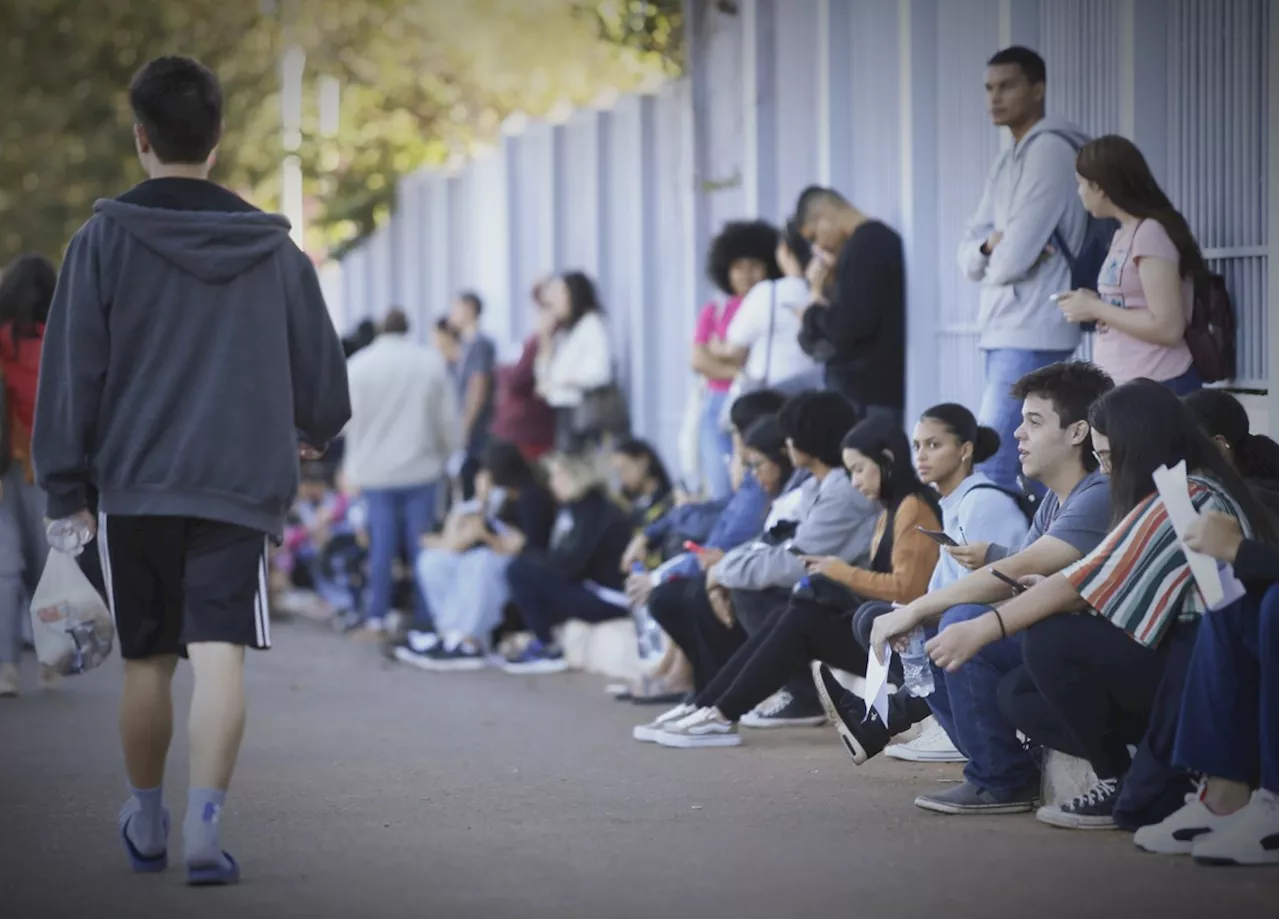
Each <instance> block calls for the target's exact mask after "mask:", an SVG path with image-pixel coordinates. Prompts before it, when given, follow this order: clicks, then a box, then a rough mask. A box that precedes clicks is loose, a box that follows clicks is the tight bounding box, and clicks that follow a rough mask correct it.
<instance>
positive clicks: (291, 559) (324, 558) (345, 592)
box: [271, 462, 366, 619]
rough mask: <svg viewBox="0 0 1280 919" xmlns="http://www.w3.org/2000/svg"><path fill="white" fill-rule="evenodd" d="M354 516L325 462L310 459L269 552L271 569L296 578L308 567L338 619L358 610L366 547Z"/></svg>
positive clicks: (323, 599) (315, 587)
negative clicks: (282, 529) (332, 483)
mask: <svg viewBox="0 0 1280 919" xmlns="http://www.w3.org/2000/svg"><path fill="white" fill-rule="evenodd" d="M356 516H357V515H356V514H355V513H353V508H352V502H351V501H350V500H349V499H348V498H347V496H346V495H344V494H342V492H340V491H338V490H337V489H335V488H333V487H331V486H330V483H329V481H328V477H327V472H326V470H325V468H324V467H323V466H322V465H321V464H319V463H314V462H313V463H307V464H306V465H305V466H303V468H302V474H301V477H300V481H299V484H298V497H297V500H296V501H295V502H294V506H293V510H292V512H291V513H290V515H289V521H288V524H287V525H286V527H285V532H284V541H283V542H282V543H281V545H280V548H279V549H278V550H276V551H275V552H274V553H272V556H271V561H272V566H273V568H274V569H275V571H273V574H274V573H276V572H280V573H282V574H284V575H286V576H287V577H288V579H289V581H290V582H291V583H292V582H295V581H296V578H297V574H298V573H300V571H301V572H305V577H306V580H307V581H308V582H309V585H310V587H311V588H312V589H313V590H315V592H316V595H317V597H319V602H320V604H321V606H322V607H323V611H324V613H326V614H328V615H330V616H334V617H337V618H339V619H341V618H342V617H346V616H352V615H359V606H360V600H361V587H362V584H363V577H362V575H361V567H362V565H363V563H364V560H365V556H366V553H365V550H364V548H363V547H362V546H361V545H360V543H359V541H358V539H357V534H356V527H355V524H356V520H355V517H356ZM278 583H279V582H277V584H278Z"/></svg>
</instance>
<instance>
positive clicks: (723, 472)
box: [691, 220, 782, 500]
mask: <svg viewBox="0 0 1280 919" xmlns="http://www.w3.org/2000/svg"><path fill="white" fill-rule="evenodd" d="M777 245H778V231H777V229H776V228H775V227H773V226H771V225H770V224H768V223H767V222H765V221H763V220H742V221H732V222H730V223H727V224H725V225H724V228H723V229H722V230H721V231H720V234H719V235H718V236H717V237H716V238H715V239H714V240H712V242H711V248H710V250H709V251H708V252H707V276H708V277H709V278H710V279H711V280H712V281H713V282H714V283H715V285H716V287H718V288H720V290H721V291H722V292H723V293H724V295H725V298H726V299H725V300H724V302H723V303H717V302H714V301H713V302H711V303H708V304H707V305H706V306H704V307H703V308H702V312H701V313H699V314H698V322H697V325H696V327H695V331H694V336H693V356H692V359H691V364H692V366H693V371H694V373H696V374H698V376H699V377H701V378H702V379H703V380H704V381H705V388H704V393H703V399H702V409H701V416H700V418H699V424H698V464H699V469H700V473H701V479H702V490H703V492H704V493H705V495H706V496H707V497H708V498H710V499H712V500H719V499H723V498H727V497H728V496H729V494H730V492H732V490H733V488H732V485H731V483H730V481H729V468H728V458H729V455H730V454H731V453H732V451H733V445H732V443H731V441H730V438H729V432H728V431H727V430H725V428H724V425H723V424H722V423H721V416H722V415H723V413H724V403H725V400H726V399H727V398H728V395H729V389H730V387H731V386H732V385H733V378H734V376H736V375H737V372H738V369H739V368H738V364H737V363H735V362H734V361H732V360H728V359H726V358H724V357H721V356H718V354H717V351H716V348H717V346H718V344H719V343H722V342H723V341H724V340H725V335H726V333H727V332H728V330H729V324H730V323H731V322H733V317H734V316H735V315H736V314H737V312H738V307H739V306H740V305H741V303H742V298H743V297H745V296H746V295H747V291H749V290H751V288H753V287H755V286H756V285H757V284H759V283H760V282H761V281H765V280H771V279H774V278H778V277H781V275H782V272H781V270H780V269H779V268H778V260H777V257H776V255H775V249H776V248H777Z"/></svg>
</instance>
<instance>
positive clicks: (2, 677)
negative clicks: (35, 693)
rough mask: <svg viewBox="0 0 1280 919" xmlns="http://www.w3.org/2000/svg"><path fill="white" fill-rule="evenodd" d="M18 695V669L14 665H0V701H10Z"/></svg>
mask: <svg viewBox="0 0 1280 919" xmlns="http://www.w3.org/2000/svg"><path fill="white" fill-rule="evenodd" d="M17 695H18V668H17V665H15V664H0V699H12V698H14V697H15V696H17Z"/></svg>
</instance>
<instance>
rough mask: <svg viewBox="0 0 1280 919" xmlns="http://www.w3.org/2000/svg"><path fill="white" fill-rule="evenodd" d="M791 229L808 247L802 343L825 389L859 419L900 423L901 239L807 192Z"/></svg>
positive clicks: (847, 207)
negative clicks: (809, 296) (818, 364)
mask: <svg viewBox="0 0 1280 919" xmlns="http://www.w3.org/2000/svg"><path fill="white" fill-rule="evenodd" d="M795 221H796V224H797V225H798V226H799V227H800V233H801V235H802V236H804V238H805V239H806V240H808V241H809V242H810V243H811V244H812V246H813V258H812V259H811V260H810V262H809V268H808V270H807V272H806V273H807V276H808V280H809V289H810V290H811V291H812V292H813V301H812V302H811V303H810V304H809V305H808V306H807V307H806V308H805V311H804V316H803V325H802V328H801V332H800V342H801V345H802V346H803V347H804V348H805V350H806V351H807V352H808V353H809V355H810V356H811V357H813V358H814V359H815V360H820V361H822V362H823V363H825V364H826V368H827V371H826V375H827V388H828V389H831V390H834V391H835V392H838V393H839V394H840V395H842V396H844V397H845V399H847V400H848V401H849V402H850V403H852V405H853V407H854V408H856V409H857V410H858V415H859V417H862V418H867V417H870V416H871V415H876V414H887V415H890V416H891V417H893V418H895V419H897V418H900V417H901V415H902V408H903V404H904V395H905V389H906V383H905V373H906V268H905V265H904V263H903V257H902V237H901V236H899V235H898V234H897V233H895V232H894V231H893V230H891V229H890V228H889V227H888V226H886V225H885V224H883V223H881V222H880V221H878V220H874V219H873V218H871V217H869V216H867V215H866V214H864V213H862V212H861V211H859V210H858V209H857V208H856V207H854V206H853V205H852V204H850V203H849V202H848V201H846V200H845V199H844V197H842V196H841V194H840V193H839V192H837V191H836V190H835V189H832V188H823V187H821V186H817V185H811V186H810V187H808V188H806V189H805V190H804V191H803V192H801V194H800V200H799V202H798V203H797V204H796V216H795Z"/></svg>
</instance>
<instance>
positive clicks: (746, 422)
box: [729, 389, 787, 434]
mask: <svg viewBox="0 0 1280 919" xmlns="http://www.w3.org/2000/svg"><path fill="white" fill-rule="evenodd" d="M786 401H787V397H786V396H784V395H783V394H782V393H780V392H777V391H775V390H772V389H757V390H756V391H755V392H749V393H747V394H746V395H745V396H739V397H738V398H737V399H736V400H734V403H733V405H731V406H729V423H730V424H731V425H733V429H734V430H735V431H737V432H738V433H739V434H746V433H747V431H749V430H750V429H751V426H752V425H754V424H755V423H756V422H757V421H759V420H760V419H761V418H764V417H765V416H766V415H776V414H778V412H779V411H780V410H781V409H782V406H783V404H784V403H785V402H786Z"/></svg>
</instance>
